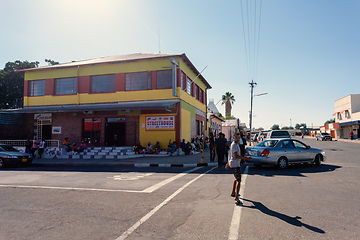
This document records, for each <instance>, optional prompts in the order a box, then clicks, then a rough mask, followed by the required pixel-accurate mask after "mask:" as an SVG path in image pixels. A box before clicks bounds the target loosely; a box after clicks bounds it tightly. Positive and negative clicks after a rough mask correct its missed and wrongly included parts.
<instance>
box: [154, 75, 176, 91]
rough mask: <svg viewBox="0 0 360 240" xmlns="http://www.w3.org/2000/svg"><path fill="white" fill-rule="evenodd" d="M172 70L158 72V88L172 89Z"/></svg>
mask: <svg viewBox="0 0 360 240" xmlns="http://www.w3.org/2000/svg"><path fill="white" fill-rule="evenodd" d="M171 73H172V70H164V71H157V77H156V88H157V89H164V88H172V79H171Z"/></svg>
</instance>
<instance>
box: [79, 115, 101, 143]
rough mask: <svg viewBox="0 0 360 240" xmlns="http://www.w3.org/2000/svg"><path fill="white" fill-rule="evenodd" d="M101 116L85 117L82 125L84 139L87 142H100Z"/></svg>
mask: <svg viewBox="0 0 360 240" xmlns="http://www.w3.org/2000/svg"><path fill="white" fill-rule="evenodd" d="M100 130H101V118H84V119H83V125H82V139H83V140H84V141H85V142H86V143H90V144H99V143H100Z"/></svg>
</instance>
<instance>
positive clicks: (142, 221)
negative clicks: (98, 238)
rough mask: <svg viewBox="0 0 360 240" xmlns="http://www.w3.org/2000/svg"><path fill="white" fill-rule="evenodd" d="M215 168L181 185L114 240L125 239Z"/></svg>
mask: <svg viewBox="0 0 360 240" xmlns="http://www.w3.org/2000/svg"><path fill="white" fill-rule="evenodd" d="M215 168H216V167H213V168H212V169H210V170H208V171H206V172H205V173H202V174H201V175H199V176H197V177H196V178H194V179H193V180H191V181H190V182H188V183H186V184H185V185H183V186H182V187H181V188H179V189H178V190H177V191H176V192H174V193H173V194H171V195H170V196H169V197H168V198H167V199H165V200H164V201H163V202H162V203H160V204H159V205H158V206H156V207H155V208H154V209H153V210H151V211H150V212H149V213H147V214H146V215H145V216H144V217H142V218H141V219H140V220H139V221H137V222H136V223H135V224H134V225H132V226H131V227H130V228H129V229H128V230H127V231H126V232H124V233H123V234H122V235H121V236H120V237H118V238H117V239H116V240H123V239H125V238H127V237H128V236H129V235H130V234H131V233H133V232H134V231H135V230H136V229H137V228H138V227H140V225H141V224H143V223H144V222H146V221H147V220H148V219H149V218H150V217H151V216H152V215H154V214H155V213H156V212H157V211H158V210H160V208H162V207H163V206H164V205H166V204H167V203H168V202H170V201H171V199H173V198H174V197H176V196H177V195H178V194H179V193H181V192H182V191H183V190H184V189H185V188H186V187H188V186H189V185H190V184H192V183H193V182H195V181H196V180H198V179H199V178H201V177H202V176H204V175H205V174H207V173H209V172H211V171H212V170H214V169H215Z"/></svg>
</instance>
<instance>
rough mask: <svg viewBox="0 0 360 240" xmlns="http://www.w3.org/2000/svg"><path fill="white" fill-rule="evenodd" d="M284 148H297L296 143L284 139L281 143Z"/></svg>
mask: <svg viewBox="0 0 360 240" xmlns="http://www.w3.org/2000/svg"><path fill="white" fill-rule="evenodd" d="M281 147H282V148H295V146H294V143H293V142H292V141H283V142H282V144H281Z"/></svg>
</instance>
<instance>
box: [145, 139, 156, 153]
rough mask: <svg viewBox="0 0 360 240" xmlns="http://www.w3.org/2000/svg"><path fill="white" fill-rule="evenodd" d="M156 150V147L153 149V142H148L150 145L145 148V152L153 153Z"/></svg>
mask: <svg viewBox="0 0 360 240" xmlns="http://www.w3.org/2000/svg"><path fill="white" fill-rule="evenodd" d="M154 152H155V151H154V149H153V147H152V145H151V142H148V145H147V147H146V149H145V153H147V154H152V153H154Z"/></svg>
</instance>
